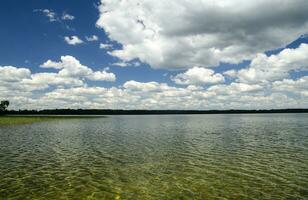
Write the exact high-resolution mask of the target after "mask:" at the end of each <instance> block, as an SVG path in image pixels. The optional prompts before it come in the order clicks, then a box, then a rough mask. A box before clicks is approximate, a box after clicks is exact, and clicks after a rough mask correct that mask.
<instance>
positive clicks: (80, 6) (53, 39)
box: [0, 0, 172, 86]
mask: <svg viewBox="0 0 308 200" xmlns="http://www.w3.org/2000/svg"><path fill="white" fill-rule="evenodd" d="M98 4H99V1H79V2H78V3H75V1H72V0H68V1H63V2H61V3H58V2H57V1H46V0H42V1H37V0H30V1H17V0H13V1H5V3H3V4H2V6H1V8H0V10H1V12H0V15H1V21H0V24H1V26H2V27H5V28H4V29H3V30H4V31H1V32H0V37H1V46H2V48H1V49H0V56H1V57H0V60H1V65H13V66H21V67H27V68H30V69H31V71H32V72H41V71H42V69H41V68H40V67H39V65H41V64H42V63H43V62H45V61H46V60H47V59H52V60H58V59H59V58H60V56H62V55H72V56H74V57H76V58H78V59H79V60H80V61H82V63H83V64H85V65H87V66H90V67H91V68H93V69H97V70H99V69H103V68H105V67H111V68H112V69H111V71H112V72H114V73H116V74H118V75H119V76H118V80H117V81H116V82H112V83H108V82H107V83H104V85H106V84H108V86H113V85H119V84H123V83H124V82H125V81H127V80H138V81H153V80H155V81H167V82H169V83H170V84H172V82H171V81H170V79H168V78H167V77H164V76H163V74H164V73H167V72H166V71H165V70H152V69H151V68H150V67H149V66H148V65H146V64H143V65H142V66H141V67H139V68H134V67H131V68H121V67H115V66H112V65H111V64H112V63H115V62H118V61H119V60H118V59H117V58H115V57H113V56H110V55H108V54H107V50H105V49H100V48H99V45H100V43H101V42H103V43H106V42H109V43H113V44H114V45H116V46H117V45H118V46H120V44H117V43H116V42H111V41H110V40H109V39H108V37H107V35H106V33H105V31H104V30H102V29H99V28H97V27H96V26H95V23H96V21H97V19H98V16H99V11H98V9H97V5H98ZM16 5H18V6H16ZM36 9H49V10H50V11H52V12H55V13H56V14H57V15H59V17H61V15H62V14H63V13H69V14H71V15H73V16H75V19H74V20H71V21H65V20H64V21H63V20H62V21H61V22H57V21H56V22H50V21H49V18H48V17H46V16H45V15H44V14H43V13H41V12H35V10H36ZM66 26H69V27H70V28H67V27H66ZM70 35H76V36H78V37H79V38H81V39H82V40H85V37H86V36H92V35H96V36H98V38H99V40H98V41H95V42H87V43H85V44H81V45H79V46H71V45H67V44H66V43H65V41H64V39H63V38H64V37H65V36H70ZM44 71H46V70H44ZM145 75H146V76H145Z"/></svg>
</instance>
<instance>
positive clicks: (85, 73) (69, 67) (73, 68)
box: [41, 56, 116, 81]
mask: <svg viewBox="0 0 308 200" xmlns="http://www.w3.org/2000/svg"><path fill="white" fill-rule="evenodd" d="M41 67H43V68H55V69H61V70H60V71H59V72H58V74H59V75H60V76H62V77H84V78H88V79H90V80H96V81H98V80H100V81H115V80H116V76H115V75H114V74H113V73H110V72H107V71H96V72H95V71H93V70H92V69H91V68H89V67H87V66H85V65H82V64H81V63H80V61H79V60H77V59H76V58H75V57H73V56H61V61H60V62H55V61H51V60H47V61H46V62H45V63H43V64H42V65H41Z"/></svg>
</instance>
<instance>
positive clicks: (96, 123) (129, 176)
mask: <svg viewBox="0 0 308 200" xmlns="http://www.w3.org/2000/svg"><path fill="white" fill-rule="evenodd" d="M0 199H21V200H24V199H116V200H119V199H172V200H174V199H308V114H267V115H263V114H257V115H170V116H111V117H109V118H97V119H72V120H62V121H49V122H43V123H36V124H31V125H19V126H9V127H1V128H0Z"/></svg>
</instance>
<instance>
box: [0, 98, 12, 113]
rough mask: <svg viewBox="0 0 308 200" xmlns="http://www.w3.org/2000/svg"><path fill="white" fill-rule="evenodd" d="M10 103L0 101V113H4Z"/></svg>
mask: <svg viewBox="0 0 308 200" xmlns="http://www.w3.org/2000/svg"><path fill="white" fill-rule="evenodd" d="M9 105H10V102H9V101H6V100H5V101H1V102H0V111H5V110H6V109H7V107H9Z"/></svg>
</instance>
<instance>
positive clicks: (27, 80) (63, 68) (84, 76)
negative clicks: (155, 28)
mask: <svg viewBox="0 0 308 200" xmlns="http://www.w3.org/2000/svg"><path fill="white" fill-rule="evenodd" d="M42 66H44V68H54V69H56V70H60V71H58V72H57V73H54V72H41V73H31V71H30V70H29V69H27V68H17V67H13V66H0V99H1V98H8V99H10V100H12V101H17V102H16V103H17V105H16V106H19V105H22V102H20V101H24V100H27V101H35V100H34V99H35V98H36V97H37V95H38V94H41V95H42V94H44V93H46V92H47V90H48V89H49V90H51V89H57V88H58V89H59V88H62V89H65V88H75V87H86V85H87V82H86V80H90V81H115V80H116V76H115V74H113V73H111V72H108V71H107V69H104V70H103V71H93V70H92V69H91V68H89V67H87V66H84V65H82V64H81V63H80V62H79V61H78V60H77V59H76V58H74V57H72V56H62V57H61V61H60V62H54V61H51V60H48V61H46V62H45V63H44V64H42ZM12 91H14V92H12ZM33 106H35V104H34V105H33ZM58 106H59V105H58ZM33 108H34V107H33Z"/></svg>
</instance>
